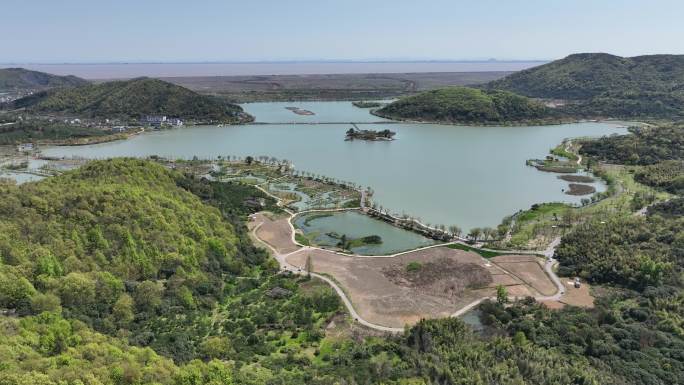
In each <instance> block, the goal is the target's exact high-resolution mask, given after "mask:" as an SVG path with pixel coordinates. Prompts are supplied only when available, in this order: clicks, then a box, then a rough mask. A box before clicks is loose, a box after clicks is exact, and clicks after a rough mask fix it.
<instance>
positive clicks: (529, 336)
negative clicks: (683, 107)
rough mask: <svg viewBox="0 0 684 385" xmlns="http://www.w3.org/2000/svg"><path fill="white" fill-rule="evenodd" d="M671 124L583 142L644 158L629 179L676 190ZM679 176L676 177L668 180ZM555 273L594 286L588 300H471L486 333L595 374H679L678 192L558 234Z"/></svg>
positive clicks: (612, 156) (681, 215)
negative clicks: (586, 303)
mask: <svg viewBox="0 0 684 385" xmlns="http://www.w3.org/2000/svg"><path fill="white" fill-rule="evenodd" d="M681 134H682V130H681V128H680V127H677V126H672V125H665V126H663V127H651V128H647V129H641V130H634V134H633V135H627V136H615V137H605V138H601V139H598V140H593V141H588V142H585V143H583V147H582V151H583V152H584V153H585V155H590V156H592V157H594V158H593V160H609V161H611V162H612V163H618V164H628V165H646V166H641V167H637V170H636V173H635V179H636V180H637V181H640V182H642V183H646V184H649V185H652V186H654V187H656V188H659V189H662V190H666V191H669V192H671V193H675V194H681V193H682V190H681V189H680V188H679V187H678V186H679V183H680V182H681V178H682V176H683V174H684V173H683V172H682V171H683V170H682V164H681V162H682V161H683V160H684V159H683V158H682V155H683V154H682V147H681ZM675 181H679V182H675ZM555 257H556V258H557V259H558V261H559V262H560V267H559V275H563V276H568V277H573V276H578V277H581V278H582V279H583V280H585V281H588V282H590V283H592V284H593V285H594V288H593V290H594V295H596V296H597V298H596V307H595V308H594V309H591V310H584V309H580V308H574V307H565V308H564V309H562V310H549V309H547V308H546V307H545V306H543V305H541V304H538V303H536V302H535V301H533V300H530V299H527V300H523V301H519V302H517V303H515V304H513V305H512V306H510V307H504V306H502V305H501V304H499V303H494V302H487V303H485V304H483V305H482V306H481V307H480V310H481V311H482V312H483V317H482V320H483V322H484V323H485V324H487V325H488V327H489V328H490V329H491V330H490V332H489V333H492V334H498V333H504V334H505V335H508V336H511V337H512V338H514V339H520V340H523V341H527V342H528V343H531V344H534V345H536V346H539V347H544V348H547V349H553V350H556V351H559V352H561V353H562V354H563V355H565V357H566V359H567V360H569V361H574V360H576V359H582V360H585V359H586V360H588V362H589V364H590V366H591V367H593V368H594V369H596V370H598V371H600V372H608V373H610V376H609V377H610V378H607V379H604V380H603V381H604V382H603V383H613V384H649V385H650V384H681V383H682V379H684V282H683V278H684V197H682V196H681V195H678V196H675V197H673V198H671V199H670V200H667V201H664V202H660V203H657V204H655V205H652V206H650V207H648V210H647V214H646V216H636V215H635V216H616V217H609V218H603V219H591V220H589V221H587V222H585V223H582V224H579V225H577V226H575V227H574V228H573V230H572V231H570V232H569V233H568V234H566V235H565V236H563V238H562V241H561V244H560V245H559V247H558V248H557V249H556V254H555Z"/></svg>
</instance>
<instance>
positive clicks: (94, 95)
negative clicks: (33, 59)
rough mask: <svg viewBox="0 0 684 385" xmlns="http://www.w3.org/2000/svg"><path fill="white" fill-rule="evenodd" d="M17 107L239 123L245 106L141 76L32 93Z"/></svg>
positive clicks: (49, 110)
mask: <svg viewBox="0 0 684 385" xmlns="http://www.w3.org/2000/svg"><path fill="white" fill-rule="evenodd" d="M13 107H14V108H28V109H29V110H31V111H36V112H49V113H65V114H72V115H77V116H86V117H100V118H117V117H124V118H140V117H143V116H145V115H169V116H173V117H179V118H182V119H188V120H194V121H201V122H229V123H230V122H237V121H239V118H240V116H239V114H240V113H241V112H242V108H240V107H239V106H237V105H234V104H230V103H227V102H225V101H223V100H221V99H218V98H215V97H212V96H206V95H200V94H197V93H196V92H194V91H190V90H188V89H187V88H183V87H180V86H177V85H174V84H171V83H167V82H164V81H161V80H156V79H149V78H138V79H132V80H125V81H112V82H106V83H101V84H89V85H85V86H81V87H76V88H70V89H58V90H52V91H45V92H40V93H36V94H33V95H31V96H28V97H25V98H22V99H19V100H16V101H15V102H14V103H13Z"/></svg>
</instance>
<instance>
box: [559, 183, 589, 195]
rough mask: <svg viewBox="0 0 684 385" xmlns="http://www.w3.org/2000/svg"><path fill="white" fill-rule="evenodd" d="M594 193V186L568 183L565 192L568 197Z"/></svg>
mask: <svg viewBox="0 0 684 385" xmlns="http://www.w3.org/2000/svg"><path fill="white" fill-rule="evenodd" d="M595 192H596V189H595V188H594V186H590V185H588V184H577V183H570V188H569V189H567V190H565V193H566V194H568V195H589V194H593V193H595Z"/></svg>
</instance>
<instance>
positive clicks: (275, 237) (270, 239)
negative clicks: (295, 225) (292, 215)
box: [250, 213, 299, 254]
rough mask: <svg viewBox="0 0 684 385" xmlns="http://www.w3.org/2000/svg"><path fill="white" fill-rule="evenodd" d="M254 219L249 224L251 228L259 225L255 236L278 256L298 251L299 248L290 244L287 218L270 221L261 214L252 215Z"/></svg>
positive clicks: (292, 243) (290, 237) (290, 238)
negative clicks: (274, 250)
mask: <svg viewBox="0 0 684 385" xmlns="http://www.w3.org/2000/svg"><path fill="white" fill-rule="evenodd" d="M254 218H255V219H254V221H252V222H251V224H250V225H251V228H254V227H256V226H257V225H258V224H259V223H261V226H260V227H259V228H258V229H257V231H256V233H257V236H258V237H259V238H260V239H261V240H263V241H264V242H266V243H268V244H269V245H271V246H272V247H273V248H275V249H276V250H278V252H279V253H280V254H287V253H291V252H293V251H297V250H298V249H299V246H297V245H296V244H295V243H294V242H292V236H291V235H290V234H292V229H291V228H290V225H289V223H288V220H287V218H280V219H271V218H269V217H267V216H266V215H264V214H262V213H258V214H254Z"/></svg>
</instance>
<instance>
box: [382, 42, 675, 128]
mask: <svg viewBox="0 0 684 385" xmlns="http://www.w3.org/2000/svg"><path fill="white" fill-rule="evenodd" d="M480 88H482V89H484V90H488V91H494V90H504V91H509V92H512V93H515V94H518V95H519V96H521V97H528V98H537V99H554V102H553V103H549V105H554V106H556V108H552V109H547V114H548V116H547V117H548V118H551V119H556V118H681V117H683V116H684V55H650V56H637V57H632V58H624V57H619V56H614V55H609V54H605V53H581V54H574V55H570V56H568V57H566V58H564V59H561V60H556V61H554V62H551V63H548V64H544V65H540V66H537V67H533V68H530V69H526V70H523V71H520V72H516V73H513V74H511V75H508V76H506V77H504V78H502V79H499V80H495V81H492V82H489V83H487V84H485V85H483V86H480ZM439 95H440V97H439V98H434V97H433V98H432V101H433V103H432V104H435V103H436V105H432V104H431V105H428V104H425V103H424V101H425V100H426V99H425V98H426V96H422V97H413V98H407V99H404V100H401V101H398V102H395V103H393V104H390V105H389V106H387V107H385V108H384V109H382V110H380V111H379V112H380V113H381V114H383V113H385V115H391V116H393V117H395V118H400V119H402V118H404V119H405V118H408V117H409V116H410V118H411V119H419V120H434V121H450V118H449V117H448V116H442V117H439V118H438V117H436V115H435V109H444V108H447V106H448V108H449V109H451V110H464V111H468V110H469V109H470V108H471V107H473V106H478V105H479V104H478V103H477V100H475V99H470V98H464V94H463V92H456V93H454V92H442V93H440V94H439ZM448 95H451V97H447V96H448ZM470 95H471V96H472V97H473V98H477V97H479V95H480V94H476V93H471V94H470ZM419 96H420V95H419ZM433 96H434V94H433ZM515 100H516V101H517V102H518V103H520V99H515ZM390 111H391V112H392V113H391V114H389V112H390ZM512 111H517V109H513V110H512ZM500 118H501V119H503V120H504V121H519V120H521V119H520V116H517V115H515V114H512V115H508V114H506V113H504V114H503V115H501V116H500ZM522 120H523V121H524V120H526V117H523V119H522Z"/></svg>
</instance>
